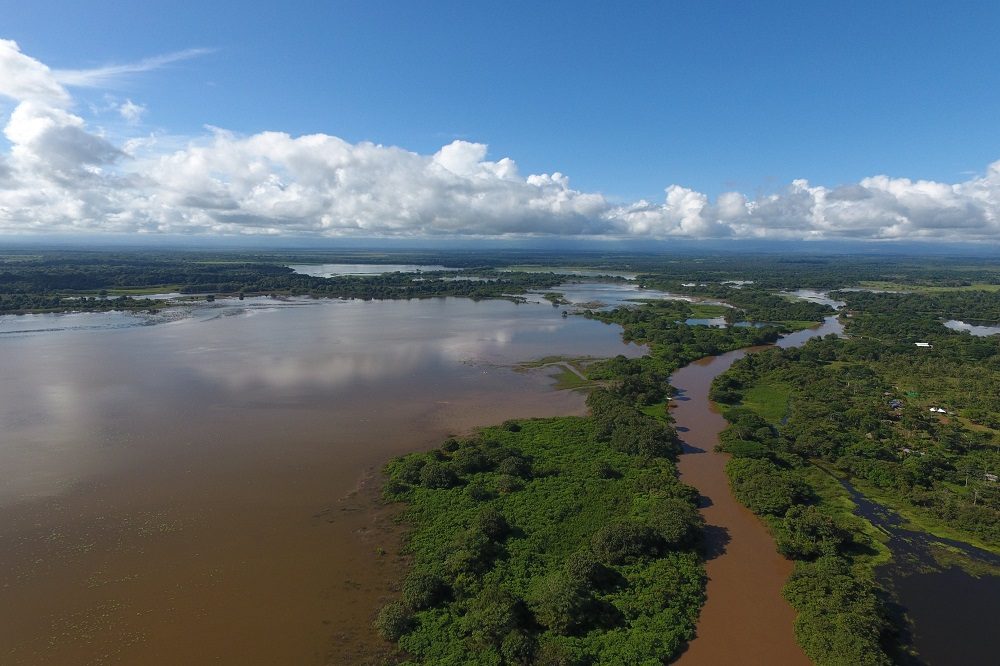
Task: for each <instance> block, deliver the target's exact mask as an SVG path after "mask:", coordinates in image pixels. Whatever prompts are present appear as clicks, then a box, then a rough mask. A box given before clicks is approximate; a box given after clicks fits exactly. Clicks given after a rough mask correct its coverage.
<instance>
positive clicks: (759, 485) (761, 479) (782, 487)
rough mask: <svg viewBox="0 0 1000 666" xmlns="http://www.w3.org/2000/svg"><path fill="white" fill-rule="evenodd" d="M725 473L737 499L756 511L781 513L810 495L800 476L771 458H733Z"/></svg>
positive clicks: (760, 512) (772, 513)
mask: <svg viewBox="0 0 1000 666" xmlns="http://www.w3.org/2000/svg"><path fill="white" fill-rule="evenodd" d="M726 475H727V476H728V477H729V485H730V486H731V487H732V489H733V494H734V495H735V496H736V499H738V500H739V501H740V503H741V504H743V505H744V506H746V507H747V508H748V509H750V510H751V511H753V512H754V513H757V514H769V515H776V516H780V515H782V514H784V513H785V512H786V511H787V510H788V509H789V507H791V506H792V505H793V504H796V503H798V502H801V501H802V500H803V499H805V498H806V496H807V487H806V486H805V484H804V483H803V482H802V480H801V479H798V478H796V477H794V476H792V475H791V474H789V473H788V472H786V471H784V470H782V469H781V468H780V467H778V466H777V465H775V464H774V463H772V462H770V461H768V460H760V459H755V458H732V459H730V460H729V462H727V463H726Z"/></svg>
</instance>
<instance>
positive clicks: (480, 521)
mask: <svg viewBox="0 0 1000 666" xmlns="http://www.w3.org/2000/svg"><path fill="white" fill-rule="evenodd" d="M474 529H476V530H478V531H479V532H482V533H483V534H485V535H486V537H487V538H489V539H492V540H493V541H503V540H504V539H505V538H506V537H507V535H508V534H510V525H509V524H508V523H507V519H506V518H505V517H504V515H503V514H502V513H500V512H499V511H498V510H497V509H496V508H495V507H492V506H488V507H485V508H483V509H482V510H481V511H480V512H479V513H478V514H477V515H476V522H475V524H474Z"/></svg>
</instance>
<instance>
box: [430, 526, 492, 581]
mask: <svg viewBox="0 0 1000 666" xmlns="http://www.w3.org/2000/svg"><path fill="white" fill-rule="evenodd" d="M499 550H500V549H499V546H498V544H497V543H496V541H494V540H493V539H490V538H489V537H487V536H486V535H485V534H483V533H482V532H478V531H473V530H468V531H465V532H462V533H461V534H460V535H459V537H458V538H457V539H456V543H455V544H454V547H453V549H452V551H451V553H450V554H449V555H448V557H447V558H446V559H445V562H444V565H445V571H447V572H448V573H449V574H450V575H451V577H452V579H457V578H459V577H460V576H463V575H464V576H467V577H470V576H471V577H477V576H481V575H482V574H484V573H486V572H487V571H489V570H490V569H491V568H492V567H493V561H494V560H495V559H496V556H497V554H498V553H499Z"/></svg>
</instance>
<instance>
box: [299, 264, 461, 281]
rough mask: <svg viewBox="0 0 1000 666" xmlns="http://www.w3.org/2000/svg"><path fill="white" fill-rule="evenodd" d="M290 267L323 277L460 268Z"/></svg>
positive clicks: (318, 265) (323, 265) (359, 265)
mask: <svg viewBox="0 0 1000 666" xmlns="http://www.w3.org/2000/svg"><path fill="white" fill-rule="evenodd" d="M288 267H289V268H291V269H292V270H293V271H295V272H296V273H301V274H302V275H309V276H311V277H322V278H328V277H335V276H337V275H384V274H385V273H418V272H423V271H457V270H459V269H458V268H448V267H447V266H437V265H425V264H289V265H288Z"/></svg>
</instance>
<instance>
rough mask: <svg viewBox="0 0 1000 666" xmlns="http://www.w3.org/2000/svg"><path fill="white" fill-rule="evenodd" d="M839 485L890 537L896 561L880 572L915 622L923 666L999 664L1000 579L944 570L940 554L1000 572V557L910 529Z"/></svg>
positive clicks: (913, 641) (914, 641)
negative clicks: (957, 556) (960, 557)
mask: <svg viewBox="0 0 1000 666" xmlns="http://www.w3.org/2000/svg"><path fill="white" fill-rule="evenodd" d="M838 481H840V483H841V485H843V486H844V488H845V489H847V491H848V492H849V493H850V495H851V499H852V500H853V501H854V503H855V504H856V505H857V508H856V509H855V513H857V514H858V515H860V516H862V517H863V518H865V519H866V520H868V521H869V522H871V523H872V524H873V525H875V526H876V527H878V528H879V529H881V530H882V531H883V532H884V533H885V534H887V535H888V536H889V541H888V543H887V545H888V547H889V549H890V550H891V551H892V556H893V561H892V562H890V563H889V564H887V565H885V566H882V567H880V568H879V570H878V572H877V573H878V576H879V579H880V581H881V582H883V583H884V584H885V585H886V586H887V587H888V588H889V590H890V592H891V593H892V595H893V596H894V598H895V601H896V602H898V604H899V606H900V608H899V610H900V611H901V613H900V614H901V615H902V614H903V613H905V620H908V621H909V627H908V634H909V636H908V641H907V642H908V643H909V644H910V645H912V647H913V648H914V649H915V650H916V651H917V660H918V662H919V663H926V664H930V665H932V666H933V665H936V664H987V663H991V662H993V661H995V659H994V657H995V648H996V637H995V636H994V632H995V625H996V620H997V618H998V617H1000V576H989V575H986V576H981V577H978V578H977V577H975V576H973V575H971V574H969V573H967V572H966V571H964V570H963V569H961V568H959V567H957V566H942V565H940V564H939V563H938V561H937V558H936V557H935V552H941V549H942V548H945V549H948V550H950V551H952V552H955V553H961V554H962V555H963V556H964V557H965V558H969V559H970V560H972V561H973V562H982V563H984V564H987V565H989V566H991V567H994V568H996V567H1000V556H997V555H994V554H993V553H991V552H989V551H986V550H982V549H980V548H976V547H975V546H971V545H969V544H967V543H963V542H961V541H955V540H953V539H946V538H943V537H936V536H933V535H931V534H927V533H926V532H916V531H913V530H908V529H906V528H905V527H903V524H904V521H903V519H902V518H901V517H900V516H899V515H898V514H897V513H895V512H894V511H892V510H890V509H888V508H887V507H884V506H882V505H881V504H877V503H876V502H873V501H871V500H869V499H868V498H867V497H865V496H864V495H862V494H861V493H859V492H858V491H857V490H856V489H855V488H854V486H852V485H851V484H850V483H848V482H847V481H844V480H842V479H838ZM899 620H900V621H903V620H904V618H903V617H900V618H899Z"/></svg>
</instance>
